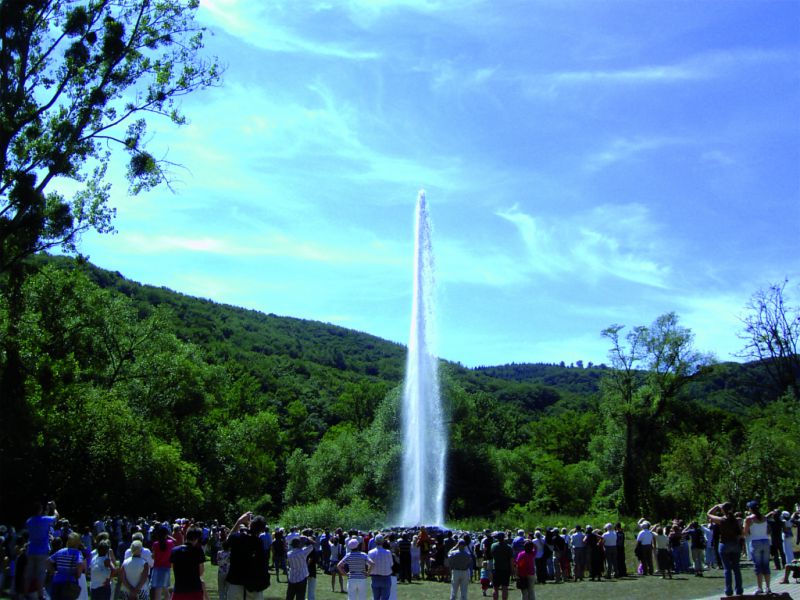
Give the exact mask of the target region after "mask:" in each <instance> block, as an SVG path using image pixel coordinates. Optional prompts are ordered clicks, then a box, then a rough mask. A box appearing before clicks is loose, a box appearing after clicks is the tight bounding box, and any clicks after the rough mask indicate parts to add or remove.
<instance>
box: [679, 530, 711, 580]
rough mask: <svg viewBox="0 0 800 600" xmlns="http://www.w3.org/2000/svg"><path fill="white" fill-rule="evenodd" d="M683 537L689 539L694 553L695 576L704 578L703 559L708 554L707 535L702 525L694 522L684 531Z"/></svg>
mask: <svg viewBox="0 0 800 600" xmlns="http://www.w3.org/2000/svg"><path fill="white" fill-rule="evenodd" d="M682 533H683V535H684V536H687V537H688V538H689V543H690V550H691V553H692V565H693V567H694V576H695V577H702V576H703V558H704V557H705V552H706V535H705V532H704V531H703V528H702V527H700V523H698V522H697V521H692V522H691V523H690V524H689V526H688V527H687V528H686V529H684V530H683V532H682Z"/></svg>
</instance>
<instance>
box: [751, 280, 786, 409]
mask: <svg viewBox="0 0 800 600" xmlns="http://www.w3.org/2000/svg"><path fill="white" fill-rule="evenodd" d="M787 283H788V280H786V281H784V282H783V283H780V284H778V283H774V284H772V285H770V286H769V287H768V288H767V289H765V290H758V291H757V292H756V293H755V294H753V296H752V297H751V298H750V301H749V302H748V303H747V306H746V308H747V309H748V310H749V311H750V312H749V314H748V315H746V316H745V317H744V318H743V319H742V323H743V324H744V329H743V331H742V333H741V334H740V336H739V337H740V338H741V339H743V340H745V348H744V351H743V352H742V356H744V357H747V358H751V359H753V360H757V361H759V362H760V363H761V365H763V367H764V368H765V369H766V371H767V374H768V375H769V377H770V379H772V381H773V382H774V383H775V385H776V386H777V387H778V393H783V392H784V391H785V390H787V389H788V390H791V391H792V393H793V394H794V395H795V397H798V398H800V354H798V351H797V346H798V342H800V308H799V307H797V306H789V305H788V304H787V300H786V296H785V291H786V285H787Z"/></svg>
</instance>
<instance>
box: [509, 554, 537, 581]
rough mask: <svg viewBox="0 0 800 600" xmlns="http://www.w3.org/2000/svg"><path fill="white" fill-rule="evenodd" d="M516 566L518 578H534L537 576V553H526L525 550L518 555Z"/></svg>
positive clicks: (515, 561)
mask: <svg viewBox="0 0 800 600" xmlns="http://www.w3.org/2000/svg"><path fill="white" fill-rule="evenodd" d="M514 564H516V565H517V576H518V577H524V576H527V577H533V576H534V575H536V553H535V552H525V551H524V550H523V551H522V552H520V553H519V554H517V558H516V559H515V560H514Z"/></svg>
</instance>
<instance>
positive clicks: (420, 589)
mask: <svg viewBox="0 0 800 600" xmlns="http://www.w3.org/2000/svg"><path fill="white" fill-rule="evenodd" d="M742 575H743V577H744V584H745V587H752V586H754V585H755V575H754V573H753V568H752V566H750V565H746V566H744V567H743V569H742ZM773 575H775V574H773ZM781 576H782V575H781ZM777 579H779V577H776V580H777ZM205 580H206V587H207V589H208V590H209V595H210V596H211V600H218V597H219V596H218V594H217V568H216V567H214V566H212V565H206V577H205ZM281 581H282V583H277V582H276V581H275V577H274V574H273V578H272V585H271V586H270V587H269V589H267V590H266V592H265V593H264V600H284V599H285V598H286V582H285V577H281ZM336 585H337V588H336V589H337V590H338V585H339V584H338V581H337V584H336ZM346 585H347V580H346V579H345V586H346ZM723 587H724V586H723V578H722V571H721V570H712V571H710V572H706V575H705V576H704V577H694V576H693V575H675V576H673V578H672V580H669V579H667V580H663V579H661V577H629V578H626V579H621V580H611V581H602V582H592V581H583V582H580V583H564V584H552V583H548V584H546V585H542V586H537V587H536V598H537V600H561V599H564V600H567V599H570V600H571V599H574V598H578V597H583V598H592V600H605V599H608V600H620V599H625V600H637V599H642V600H645V599H646V600H654V599H658V598H669V599H670V600H690V599H695V598H706V597H710V596H714V597H717V598H718V597H720V596H721V595H722V590H723ZM783 587H786V586H783ZM792 587H794V586H792ZM774 588H775V590H774V591H781V589H780V588H781V586H780V584H777V583H776V584H775V586H774ZM489 593H490V592H489ZM397 596H398V600H442V599H445V600H446V599H447V598H449V596H450V585H449V584H445V583H435V582H428V581H425V582H415V583H412V584H404V585H400V586H399V589H398V594H397ZM371 597H372V596H371V594H370V595H369V596H368V598H369V599H371ZM469 597H470V598H471V599H472V600H481V599H482V598H483V596H482V595H481V587H480V584H478V583H477V582H476V583H473V584H471V585H470V588H469ZM343 598H346V596H345V595H344V594H341V593H339V592H336V593H331V578H330V576H329V575H324V576H322V577H319V578H318V580H317V594H316V599H317V600H342V599H343ZM519 598H520V592H519V591H518V590H516V589H511V590H509V599H510V600H519ZM230 600H236V599H230ZM798 600H800V596H798Z"/></svg>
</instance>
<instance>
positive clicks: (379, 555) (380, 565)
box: [369, 546, 394, 575]
mask: <svg viewBox="0 0 800 600" xmlns="http://www.w3.org/2000/svg"><path fill="white" fill-rule="evenodd" d="M369 559H370V560H371V561H372V562H373V563H375V566H374V567H373V568H372V570H371V571H370V573H369V574H370V575H391V574H392V565H393V564H394V558H393V557H392V553H391V551H389V550H387V549H386V548H383V547H381V546H378V547H377V548H373V549H372V550H370V551H369Z"/></svg>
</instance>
